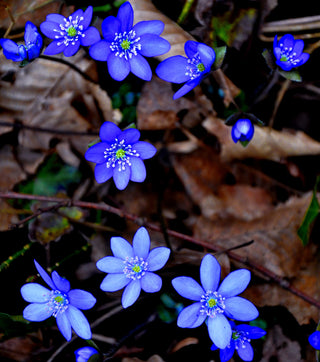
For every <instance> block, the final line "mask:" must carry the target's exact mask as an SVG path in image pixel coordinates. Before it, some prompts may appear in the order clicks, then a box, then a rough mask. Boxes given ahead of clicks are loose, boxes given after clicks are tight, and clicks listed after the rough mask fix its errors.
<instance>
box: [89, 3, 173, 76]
mask: <svg viewBox="0 0 320 362" xmlns="http://www.w3.org/2000/svg"><path fill="white" fill-rule="evenodd" d="M133 16H134V15H133V9H132V6H131V4H130V3H129V2H128V1H127V2H125V3H124V4H122V5H121V6H120V8H119V11H118V15H117V17H114V16H108V17H107V18H106V19H104V21H103V22H102V24H101V29H102V34H103V37H104V39H102V40H101V41H99V42H98V43H96V44H94V45H93V46H92V47H90V49H89V54H90V56H91V57H92V58H93V59H95V60H100V61H106V62H107V63H108V70H109V74H110V76H111V77H112V78H113V79H115V80H118V81H121V80H123V79H125V78H126V76H127V75H128V74H129V73H130V72H132V73H133V74H134V75H136V76H137V77H139V78H141V79H143V80H151V77H152V71H151V68H150V66H149V64H148V62H147V61H146V60H145V58H144V57H154V56H157V55H161V54H164V53H167V52H168V51H169V49H170V43H169V42H168V41H167V40H165V39H163V38H161V37H160V36H159V35H160V34H161V33H162V31H163V29H164V23H163V22H162V21H160V20H150V21H140V22H139V23H137V24H135V25H134V26H133Z"/></svg>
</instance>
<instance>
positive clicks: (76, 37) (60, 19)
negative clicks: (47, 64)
mask: <svg viewBox="0 0 320 362" xmlns="http://www.w3.org/2000/svg"><path fill="white" fill-rule="evenodd" d="M92 12H93V8H92V6H89V7H88V8H87V9H86V11H85V12H83V10H81V9H78V10H77V11H75V12H74V13H73V14H71V15H70V16H69V17H68V18H65V17H64V16H63V15H60V14H49V15H47V17H46V21H44V22H43V23H41V24H40V29H41V31H42V33H43V34H44V35H45V36H47V37H48V38H50V39H53V41H52V42H51V43H50V44H49V45H48V46H47V48H46V49H45V50H44V52H43V54H46V55H54V54H58V53H62V52H63V54H64V56H66V57H71V56H72V55H74V54H75V53H76V52H77V51H78V50H79V48H80V45H82V46H89V45H92V44H94V43H96V42H98V41H99V40H100V34H99V31H98V29H96V28H95V27H93V26H89V25H90V23H91V19H92Z"/></svg>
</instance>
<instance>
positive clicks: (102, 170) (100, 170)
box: [94, 163, 113, 184]
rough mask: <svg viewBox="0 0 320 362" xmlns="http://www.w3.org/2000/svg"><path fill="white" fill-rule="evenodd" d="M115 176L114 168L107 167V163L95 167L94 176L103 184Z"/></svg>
mask: <svg viewBox="0 0 320 362" xmlns="http://www.w3.org/2000/svg"><path fill="white" fill-rule="evenodd" d="M112 176H113V168H112V167H107V164H106V163H100V164H99V165H96V167H95V168H94V177H95V179H96V181H97V182H98V183H99V184H101V183H103V182H106V181H108V180H109V179H110V178H111V177H112Z"/></svg>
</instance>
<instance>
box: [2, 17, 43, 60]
mask: <svg viewBox="0 0 320 362" xmlns="http://www.w3.org/2000/svg"><path fill="white" fill-rule="evenodd" d="M24 41H25V45H22V44H17V43H15V42H14V41H13V40H10V39H5V38H2V39H0V45H1V46H2V48H3V54H4V56H5V57H6V58H7V59H11V60H13V61H14V62H21V61H24V60H32V59H35V58H37V57H38V56H39V55H40V51H41V48H42V43H43V41H42V37H41V35H40V34H39V32H38V29H37V27H36V26H35V25H34V24H32V23H31V21H27V22H26V26H25V31H24Z"/></svg>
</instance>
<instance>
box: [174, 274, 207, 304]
mask: <svg viewBox="0 0 320 362" xmlns="http://www.w3.org/2000/svg"><path fill="white" fill-rule="evenodd" d="M172 285H173V287H174V289H175V290H176V291H177V292H178V293H179V294H180V295H182V296H183V297H184V298H188V299H191V300H195V301H199V300H200V299H201V297H202V295H203V294H204V293H205V291H204V290H203V289H202V288H201V286H200V285H199V283H198V282H196V281H195V280H194V279H193V278H190V277H177V278H174V279H173V280H172Z"/></svg>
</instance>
